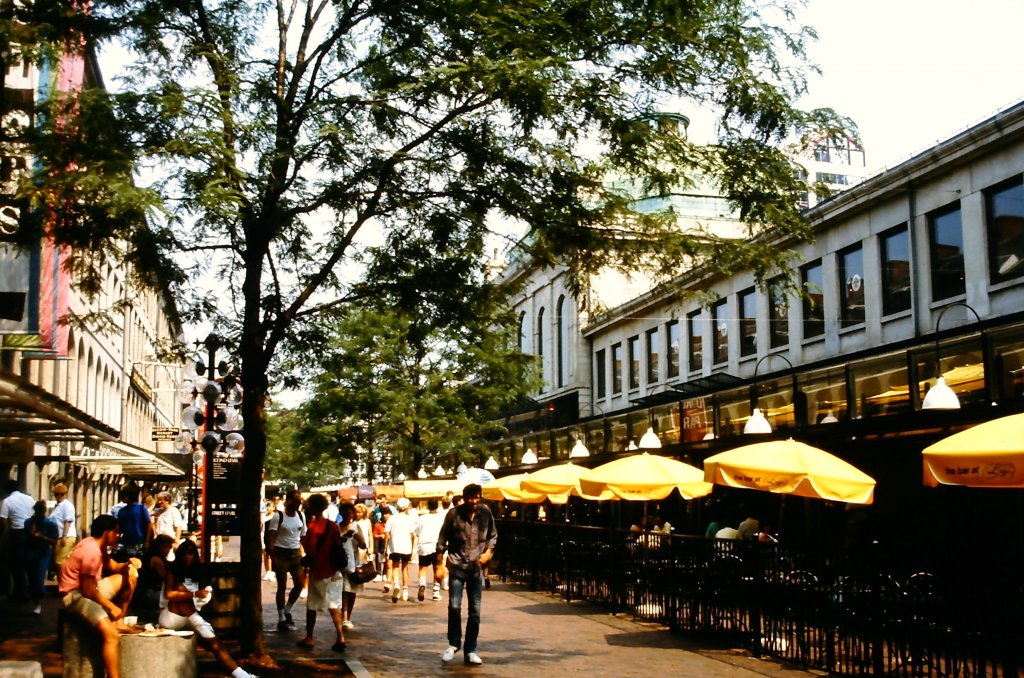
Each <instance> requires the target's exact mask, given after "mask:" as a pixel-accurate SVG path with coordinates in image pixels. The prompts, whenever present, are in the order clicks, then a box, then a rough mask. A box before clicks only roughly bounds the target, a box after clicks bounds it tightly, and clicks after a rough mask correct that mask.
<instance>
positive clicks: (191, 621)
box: [159, 607, 217, 640]
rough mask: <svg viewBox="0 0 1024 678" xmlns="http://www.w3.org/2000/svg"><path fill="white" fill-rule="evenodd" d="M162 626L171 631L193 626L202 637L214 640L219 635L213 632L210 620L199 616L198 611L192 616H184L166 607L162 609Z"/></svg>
mask: <svg viewBox="0 0 1024 678" xmlns="http://www.w3.org/2000/svg"><path fill="white" fill-rule="evenodd" d="M159 621H160V626H162V627H164V628H165V629H170V630H171V631H179V630H181V629H183V628H185V627H186V626H191V627H192V629H193V630H194V631H195V632H196V633H198V634H199V637H200V638H205V639H207V640H212V639H214V638H216V637H217V636H216V635H215V634H214V633H213V626H212V625H211V624H210V622H208V621H206V620H205V619H203V618H202V617H201V616H199V613H198V612H193V613H192V616H190V617H182V616H181V615H180V614H176V613H174V612H171V611H170V610H168V609H167V608H166V607H165V608H163V609H162V610H160V620H159Z"/></svg>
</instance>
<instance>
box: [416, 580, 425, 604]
mask: <svg viewBox="0 0 1024 678" xmlns="http://www.w3.org/2000/svg"><path fill="white" fill-rule="evenodd" d="M416 597H417V598H419V601H420V602H421V603H422V602H423V599H424V598H426V597H427V587H426V585H425V584H420V592H419V593H418V594H416Z"/></svg>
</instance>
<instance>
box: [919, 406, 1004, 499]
mask: <svg viewBox="0 0 1024 678" xmlns="http://www.w3.org/2000/svg"><path fill="white" fill-rule="evenodd" d="M921 457H922V464H923V471H924V484H925V485H930V486H931V487H936V486H938V485H965V486H967V487H1024V414H1011V415H1009V416H1006V417H1000V418H998V419H993V420H992V421H987V422H985V423H984V424H978V425H977V426H972V427H971V428H969V429H967V430H965V431H960V432H959V433H954V434H953V435H951V436H948V437H946V438H943V439H942V440H940V441H939V442H937V443H935V444H934V445H930V446H928V447H926V448H925V449H924V451H923V452H922V453H921Z"/></svg>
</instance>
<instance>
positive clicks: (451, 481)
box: [405, 478, 469, 499]
mask: <svg viewBox="0 0 1024 678" xmlns="http://www.w3.org/2000/svg"><path fill="white" fill-rule="evenodd" d="M468 484H469V479H468V478H467V479H465V480H463V479H460V478H428V479H426V480H417V479H414V480H406V481H405V496H407V497H408V498H409V499H432V498H435V497H443V496H444V495H446V494H448V491H449V490H450V491H452V492H454V493H455V494H462V488H463V487H465V486H466V485H468Z"/></svg>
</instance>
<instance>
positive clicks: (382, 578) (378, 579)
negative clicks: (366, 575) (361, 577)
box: [373, 574, 384, 582]
mask: <svg viewBox="0 0 1024 678" xmlns="http://www.w3.org/2000/svg"><path fill="white" fill-rule="evenodd" d="M373 581H375V582H377V581H384V577H382V576H380V575H379V574H378V575H377V576H376V577H374V578H373Z"/></svg>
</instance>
